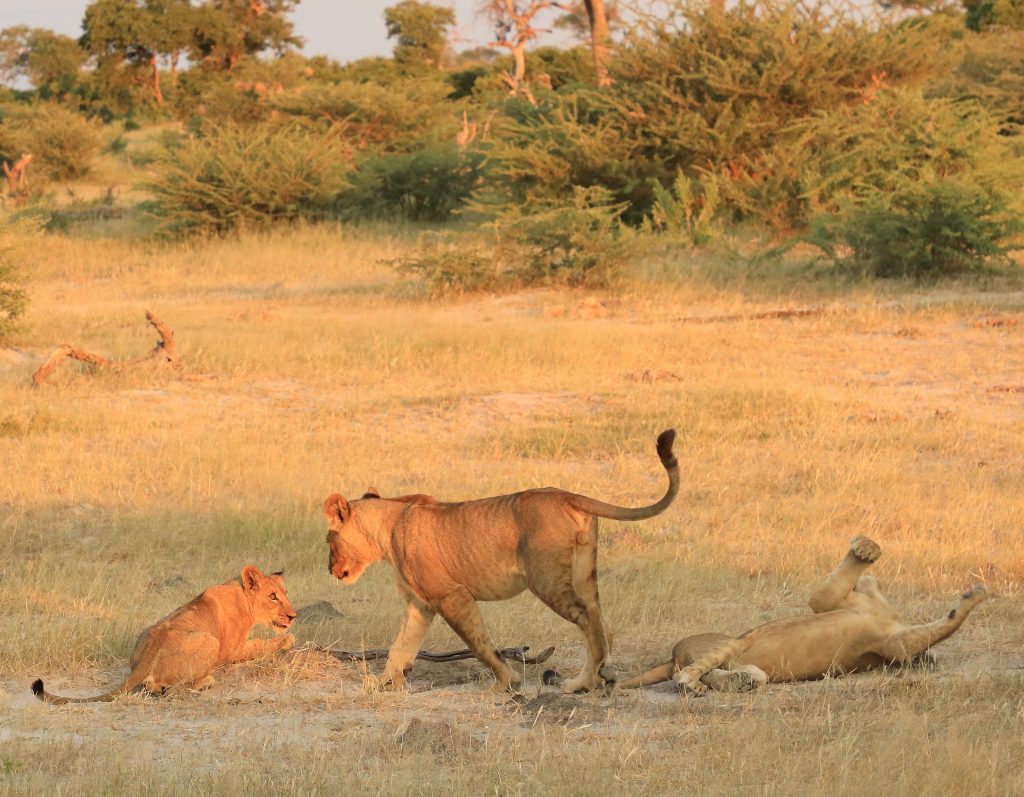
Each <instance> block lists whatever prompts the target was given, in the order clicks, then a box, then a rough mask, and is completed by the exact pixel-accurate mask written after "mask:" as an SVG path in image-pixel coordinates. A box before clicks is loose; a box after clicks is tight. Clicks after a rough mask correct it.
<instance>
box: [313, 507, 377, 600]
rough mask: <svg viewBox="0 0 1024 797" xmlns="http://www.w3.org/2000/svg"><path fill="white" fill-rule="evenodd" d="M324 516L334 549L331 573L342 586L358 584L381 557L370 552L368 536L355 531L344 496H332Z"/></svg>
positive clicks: (329, 563) (328, 563)
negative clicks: (368, 568)
mask: <svg viewBox="0 0 1024 797" xmlns="http://www.w3.org/2000/svg"><path fill="white" fill-rule="evenodd" d="M370 497H375V496H370ZM324 514H325V515H326V516H327V544H328V545H329V546H330V548H331V553H330V558H329V559H328V560H327V570H328V571H329V572H330V574H331V575H332V576H334V577H335V578H336V579H338V580H339V581H340V582H341V583H342V584H355V583H356V581H358V580H359V577H360V576H361V575H362V574H363V571H364V570H365V569H366V568H367V566H368V565H369V564H370V563H371V562H373V561H375V559H376V558H377V557H375V556H373V554H372V553H371V552H370V551H369V550H368V545H367V540H366V536H365V535H364V534H363V533H362V532H361V531H357V530H356V529H354V528H353V527H352V507H351V506H350V505H349V503H348V501H346V500H345V497H344V496H342V495H340V494H338V493H334V494H333V495H331V496H330V497H329V498H328V499H327V501H326V503H325V504H324Z"/></svg>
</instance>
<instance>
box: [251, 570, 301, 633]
mask: <svg viewBox="0 0 1024 797" xmlns="http://www.w3.org/2000/svg"><path fill="white" fill-rule="evenodd" d="M282 575H283V573H270V574H268V575H264V574H263V573H261V572H260V569H259V568H258V567H254V566H253V565H246V566H245V567H243V568H242V591H243V592H244V593H245V596H246V597H247V598H248V599H249V605H250V607H251V608H252V616H253V619H254V620H255V621H256V624H257V625H265V626H269V627H271V628H273V629H274V631H276V632H277V633H279V634H280V633H283V632H284V631H286V630H287V629H288V626H290V625H291V624H292V621H293V620H294V619H295V607H294V606H292V602H291V601H290V600H288V590H286V589H285V588H284V579H283V578H282Z"/></svg>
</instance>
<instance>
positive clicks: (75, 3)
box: [0, 0, 564, 62]
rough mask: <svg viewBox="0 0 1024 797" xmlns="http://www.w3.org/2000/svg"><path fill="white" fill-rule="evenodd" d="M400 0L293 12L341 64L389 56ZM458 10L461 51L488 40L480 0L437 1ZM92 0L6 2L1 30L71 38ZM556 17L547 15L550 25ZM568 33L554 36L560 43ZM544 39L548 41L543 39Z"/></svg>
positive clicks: (312, 49) (317, 51)
mask: <svg viewBox="0 0 1024 797" xmlns="http://www.w3.org/2000/svg"><path fill="white" fill-rule="evenodd" d="M396 2H397V0H301V2H300V3H299V6H298V8H296V10H295V12H294V13H293V14H292V21H293V22H294V23H295V32H296V33H297V34H298V35H299V36H302V37H303V38H304V39H305V40H306V45H305V47H304V48H303V50H302V52H303V53H304V54H306V55H328V56H330V57H331V58H335V59H337V60H339V61H341V62H345V61H352V60H355V59H356V58H363V57H364V56H367V55H388V54H390V53H391V49H392V44H393V43H392V42H389V41H388V38H387V32H386V31H385V30H384V17H383V16H382V15H383V13H384V9H385V8H387V7H388V6H390V5H394V4H395V3H396ZM433 2H434V3H435V4H437V5H447V6H451V7H453V8H454V9H455V15H456V19H457V28H456V38H457V40H456V41H455V42H454V44H455V48H456V49H457V50H465V49H469V48H471V47H474V46H476V45H481V44H486V43H487V41H488V40H489V39H490V36H491V26H490V24H488V22H487V21H486V20H484V19H479V18H477V15H476V13H475V12H476V7H477V5H478V0H433ZM88 4H89V0H0V28H7V27H10V26H12V25H29V26H31V27H34V28H49V29H51V30H55V31H57V32H58V33H65V34H67V35H69V36H79V35H80V34H81V32H82V15H83V13H84V12H85V7H86V6H87V5H88ZM553 18H554V17H553V15H552V16H551V17H550V18H548V19H544V20H543V23H544V24H546V23H548V22H550V21H551V20H552V19H553ZM560 38H561V39H564V36H561V37H559V36H557V35H556V36H552V37H551V38H550V39H548V41H549V42H551V43H555V42H556V41H557V40H558V39H560ZM542 41H543V40H542Z"/></svg>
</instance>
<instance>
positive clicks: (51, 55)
mask: <svg viewBox="0 0 1024 797" xmlns="http://www.w3.org/2000/svg"><path fill="white" fill-rule="evenodd" d="M84 63H85V52H83V50H82V48H81V47H79V46H78V42H77V41H75V40H74V39H73V38H71V37H70V36H64V35H62V34H60V33H54V32H53V31H52V30H47V29H46V28H30V27H28V26H27V25H17V26H15V27H12V28H4V30H0V75H2V76H3V78H4V79H5V80H6V81H8V82H10V83H13V82H14V81H16V80H18V79H19V78H24V79H25V80H27V81H28V82H29V83H30V84H31V85H32V87H33V88H36V89H38V88H40V87H42V86H47V85H50V84H54V83H58V82H60V81H62V80H66V79H68V78H69V77H71V78H73V77H74V76H76V75H77V74H78V71H79V70H80V69H81V68H82V64H84Z"/></svg>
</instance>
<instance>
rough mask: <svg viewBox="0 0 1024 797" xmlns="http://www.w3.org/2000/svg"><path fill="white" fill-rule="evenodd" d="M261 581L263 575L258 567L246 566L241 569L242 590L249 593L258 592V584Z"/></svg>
mask: <svg viewBox="0 0 1024 797" xmlns="http://www.w3.org/2000/svg"><path fill="white" fill-rule="evenodd" d="M262 581H263V573H261V572H260V569H259V568H258V567H255V566H253V565H246V566H245V567H243V568H242V589H247V590H250V591H251V592H259V589H260V583H261V582H262Z"/></svg>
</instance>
